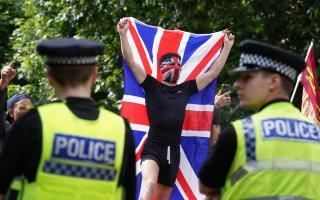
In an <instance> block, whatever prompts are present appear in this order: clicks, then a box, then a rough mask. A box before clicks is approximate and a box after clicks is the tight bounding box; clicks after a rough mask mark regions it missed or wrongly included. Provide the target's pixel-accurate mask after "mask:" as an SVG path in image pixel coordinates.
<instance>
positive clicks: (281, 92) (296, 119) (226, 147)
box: [199, 40, 320, 200]
mask: <svg viewBox="0 0 320 200" xmlns="http://www.w3.org/2000/svg"><path fill="white" fill-rule="evenodd" d="M240 50H241V56H240V61H239V67H238V68H236V69H234V70H233V71H232V72H231V73H232V74H235V75H237V81H236V82H235V83H234V87H235V88H236V90H237V94H238V97H239V101H240V107H242V108H246V109H250V110H252V111H255V114H253V115H250V116H248V117H245V118H243V119H240V120H236V121H235V122H233V123H231V125H230V126H228V127H226V128H225V129H223V130H222V132H221V134H220V136H219V139H218V141H217V144H216V145H215V147H214V150H213V152H212V154H211V155H210V157H209V159H208V160H207V161H206V162H205V163H204V164H203V166H202V168H201V170H200V173H199V179H200V192H201V193H203V194H205V195H206V196H207V199H218V198H221V199H258V200H259V199H261V200H262V199H263V200H265V199H275V200H276V199H279V200H280V199H286V200H297V199H320V192H319V184H320V174H319V166H320V154H319V152H320V143H319V141H320V140H319V138H320V129H319V127H318V126H317V125H316V124H315V123H314V122H312V121H311V120H309V119H307V118H306V117H305V116H303V115H302V114H301V113H300V111H299V110H298V109H297V108H295V107H294V106H293V105H292V104H291V103H290V102H289V97H290V94H291V93H292V91H293V87H294V83H295V80H296V78H297V75H298V74H299V73H300V72H302V71H303V69H304V68H305V66H306V64H305V62H304V61H303V60H302V59H300V58H299V57H298V56H296V55H294V54H292V53H290V52H288V51H286V50H283V49H280V48H278V47H274V46H271V45H269V44H265V43H261V42H258V41H253V40H246V41H243V42H241V44H240Z"/></svg>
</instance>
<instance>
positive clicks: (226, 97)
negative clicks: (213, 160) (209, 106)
mask: <svg viewBox="0 0 320 200" xmlns="http://www.w3.org/2000/svg"><path fill="white" fill-rule="evenodd" d="M230 94H231V91H226V92H224V93H222V90H219V92H218V93H217V94H216V96H215V98H214V109H213V118H212V128H211V134H210V146H209V149H208V153H209V154H210V153H211V152H212V149H213V146H214V145H215V144H216V142H217V140H218V138H219V134H220V130H221V126H220V124H221V119H222V116H221V115H222V114H221V112H222V111H221V109H222V108H223V107H225V106H228V105H230V103H231V97H230Z"/></svg>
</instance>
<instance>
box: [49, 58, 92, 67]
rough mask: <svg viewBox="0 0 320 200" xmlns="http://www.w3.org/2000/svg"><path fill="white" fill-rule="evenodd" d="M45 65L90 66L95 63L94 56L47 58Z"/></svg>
mask: <svg viewBox="0 0 320 200" xmlns="http://www.w3.org/2000/svg"><path fill="white" fill-rule="evenodd" d="M46 62H47V64H54V65H92V64H96V63H97V59H96V56H80V57H63V56H48V57H47V60H46Z"/></svg>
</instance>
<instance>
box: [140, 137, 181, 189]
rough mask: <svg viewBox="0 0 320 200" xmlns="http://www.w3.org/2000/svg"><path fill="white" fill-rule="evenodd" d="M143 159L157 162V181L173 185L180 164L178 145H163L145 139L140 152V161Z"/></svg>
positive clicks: (169, 185)
mask: <svg viewBox="0 0 320 200" xmlns="http://www.w3.org/2000/svg"><path fill="white" fill-rule="evenodd" d="M169 154H170V156H169ZM145 160H154V161H155V162H156V163H157V164H158V166H159V176H158V183H160V184H162V185H165V186H168V187H173V186H174V183H175V181H176V178H177V174H178V170H179V164H180V147H179V146H165V145H162V144H157V143H154V142H151V141H149V140H148V139H147V141H146V143H145V144H144V146H143V149H142V152H141V162H143V161H145Z"/></svg>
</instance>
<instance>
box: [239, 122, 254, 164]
mask: <svg viewBox="0 0 320 200" xmlns="http://www.w3.org/2000/svg"><path fill="white" fill-rule="evenodd" d="M242 127H243V132H244V139H245V145H246V157H247V162H250V161H252V160H256V136H255V132H254V125H253V121H252V118H251V117H247V118H244V119H243V120H242Z"/></svg>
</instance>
